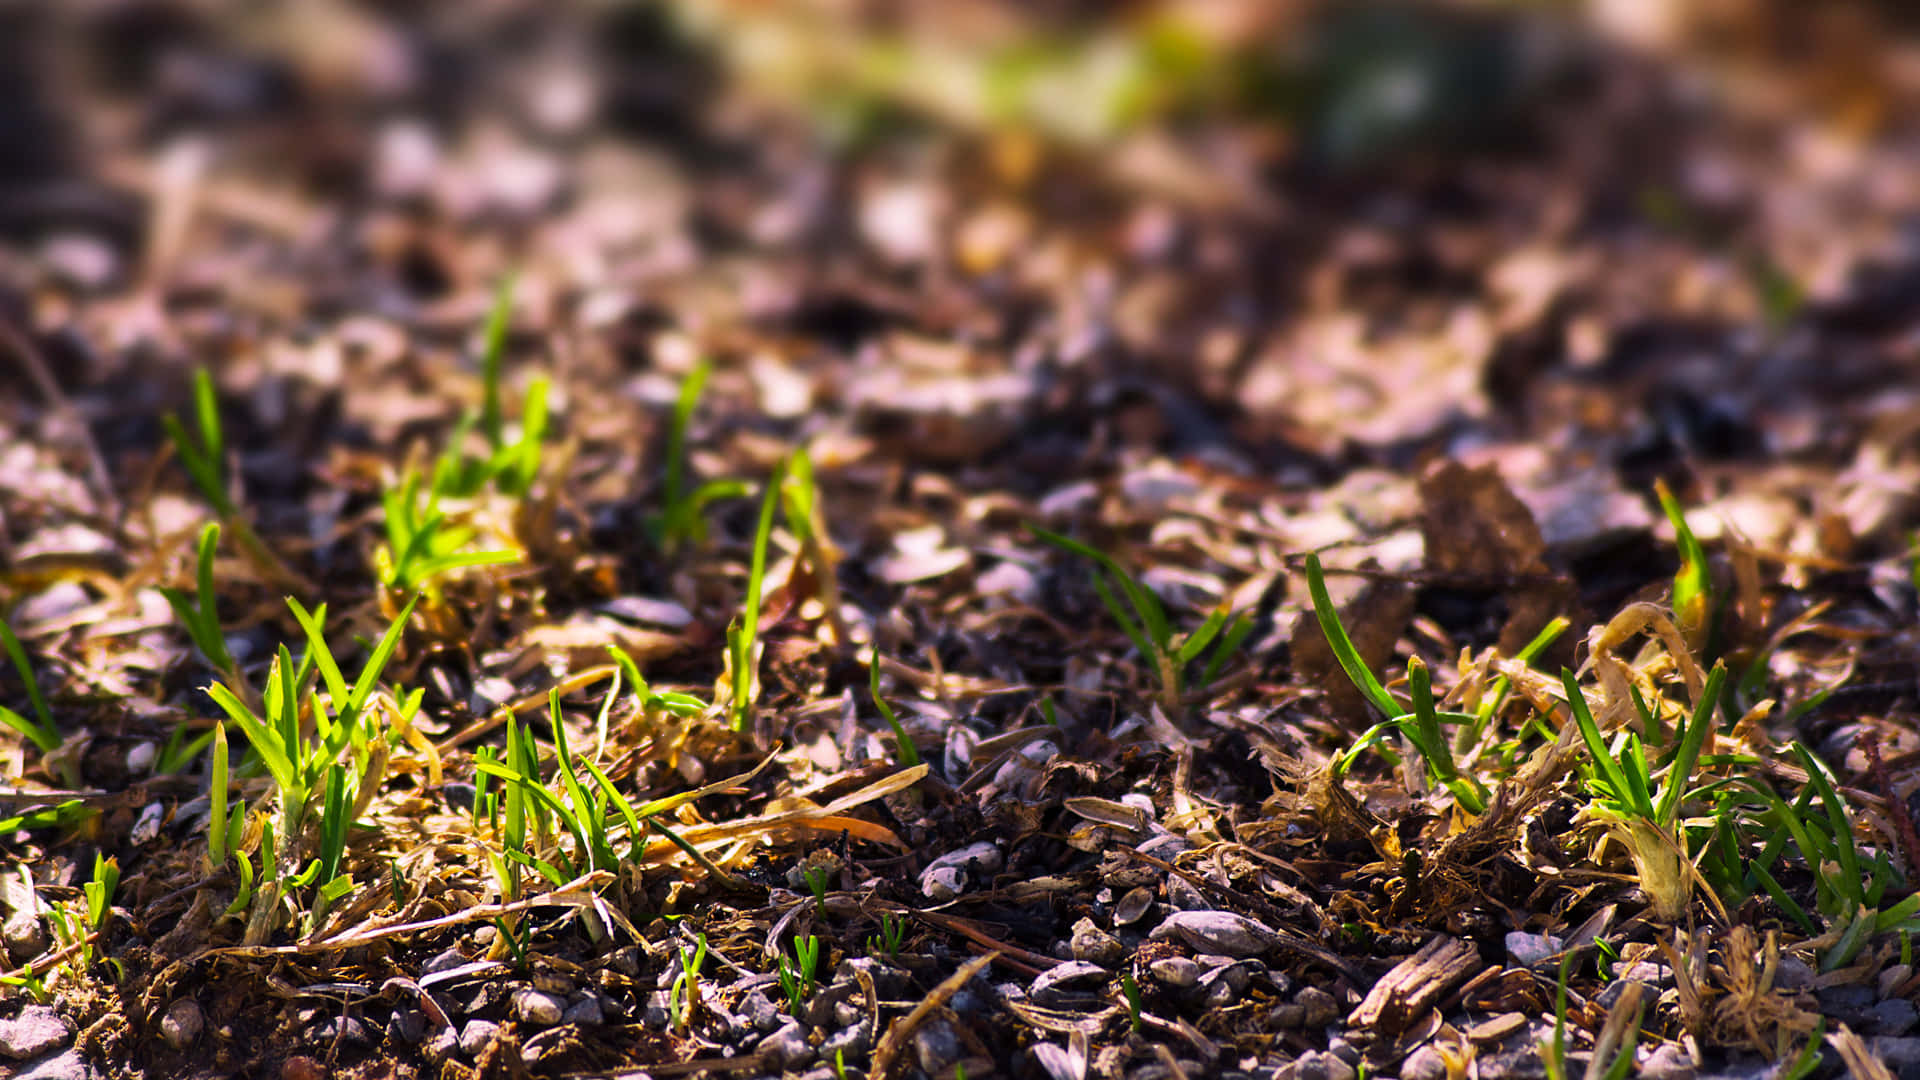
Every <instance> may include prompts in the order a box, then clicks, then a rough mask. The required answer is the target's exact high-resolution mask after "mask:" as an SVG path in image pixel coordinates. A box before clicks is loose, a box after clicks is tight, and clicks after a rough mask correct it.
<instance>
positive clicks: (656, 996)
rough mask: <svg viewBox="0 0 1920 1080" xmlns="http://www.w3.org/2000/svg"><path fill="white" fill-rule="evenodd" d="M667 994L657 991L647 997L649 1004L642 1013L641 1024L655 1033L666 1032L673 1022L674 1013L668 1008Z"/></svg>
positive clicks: (663, 991)
mask: <svg viewBox="0 0 1920 1080" xmlns="http://www.w3.org/2000/svg"><path fill="white" fill-rule="evenodd" d="M667 1004H668V1002H667V992H666V991H665V990H655V991H654V992H653V993H651V994H648V995H647V1004H646V1006H645V1007H644V1008H643V1009H642V1010H641V1012H640V1022H641V1023H643V1024H645V1025H646V1026H647V1027H649V1028H651V1029H653V1030H654V1031H665V1030H667V1025H668V1024H670V1023H672V1022H673V1013H672V1011H671V1010H670V1009H668V1008H667Z"/></svg>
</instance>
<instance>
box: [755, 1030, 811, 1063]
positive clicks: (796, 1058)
mask: <svg viewBox="0 0 1920 1080" xmlns="http://www.w3.org/2000/svg"><path fill="white" fill-rule="evenodd" d="M755 1049H756V1050H758V1051H759V1053H760V1060H761V1061H762V1062H763V1063H765V1064H766V1065H768V1066H769V1067H771V1068H777V1069H793V1068H798V1067H799V1066H802V1065H805V1064H807V1063H808V1062H810V1061H812V1060H813V1047H811V1046H809V1045H807V1033H806V1032H804V1031H802V1030H800V1023H799V1021H796V1020H788V1021H787V1022H786V1023H785V1024H783V1025H782V1026H780V1027H779V1028H777V1029H776V1030H775V1031H774V1032H773V1033H772V1034H770V1035H768V1036H766V1037H765V1038H763V1039H761V1040H760V1044H759V1045H758V1046H757V1047H755Z"/></svg>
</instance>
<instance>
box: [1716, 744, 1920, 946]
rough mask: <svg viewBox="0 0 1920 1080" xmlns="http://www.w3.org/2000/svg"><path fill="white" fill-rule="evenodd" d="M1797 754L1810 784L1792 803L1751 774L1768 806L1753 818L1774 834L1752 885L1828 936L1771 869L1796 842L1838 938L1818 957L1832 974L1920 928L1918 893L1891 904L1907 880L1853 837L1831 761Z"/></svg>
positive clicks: (1798, 750) (1800, 749) (1753, 865)
mask: <svg viewBox="0 0 1920 1080" xmlns="http://www.w3.org/2000/svg"><path fill="white" fill-rule="evenodd" d="M1793 752H1794V755H1795V756H1796V757H1797V758H1799V760H1800V764H1801V766H1802V767H1803V768H1805V769H1806V771H1807V785H1806V787H1804V788H1802V789H1801V791H1800V794H1799V795H1798V796H1797V797H1795V799H1794V800H1793V802H1791V803H1788V802H1786V801H1785V800H1784V799H1782V798H1781V797H1780V796H1779V795H1777V794H1775V793H1774V791H1773V789H1772V788H1771V787H1769V786H1768V785H1767V784H1766V782H1765V781H1764V780H1761V779H1758V778H1751V777H1750V778H1747V779H1746V781H1745V783H1746V786H1747V787H1748V788H1749V789H1750V790H1752V791H1753V792H1754V793H1755V794H1756V795H1758V796H1759V797H1760V798H1761V799H1762V800H1763V801H1764V803H1765V806H1764V808H1763V809H1761V810H1760V811H1759V812H1758V813H1756V814H1755V815H1754V824H1755V825H1756V826H1757V827H1758V828H1760V829H1762V830H1765V831H1766V832H1767V833H1768V834H1769V836H1770V839H1769V840H1768V841H1767V843H1766V845H1765V847H1764V848H1763V849H1762V850H1761V851H1760V853H1759V854H1758V855H1757V856H1755V857H1754V858H1753V859H1751V860H1748V861H1747V862H1746V864H1745V866H1746V869H1747V871H1748V872H1749V873H1750V874H1751V875H1752V880H1753V881H1754V882H1756V883H1757V884H1758V886H1759V887H1760V888H1763V889H1764V890H1766V892H1767V895H1769V896H1771V897H1772V898H1773V900H1774V902H1775V903H1777V904H1778V905H1779V906H1780V908H1781V910H1783V911H1785V912H1786V913H1787V915H1788V916H1789V917H1790V918H1792V919H1793V921H1794V922H1795V923H1796V924H1797V925H1798V926H1799V927H1800V928H1801V929H1802V930H1804V931H1806V933H1807V935H1808V936H1809V937H1820V936H1822V933H1821V928H1820V926H1819V925H1818V924H1817V923H1816V922H1815V921H1814V919H1813V916H1812V915H1811V914H1809V913H1808V912H1807V910H1806V909H1805V908H1804V907H1802V906H1801V905H1800V904H1799V903H1797V902H1796V901H1795V900H1794V899H1793V898H1792V897H1791V896H1789V895H1788V894H1787V892H1786V890H1785V889H1783V888H1782V887H1781V885H1780V883H1779V882H1778V881H1777V880H1775V878H1774V875H1773V873H1772V871H1771V867H1772V866H1773V863H1774V861H1775V860H1776V859H1777V858H1778V857H1779V854H1780V852H1781V849H1782V848H1783V846H1784V845H1785V842H1786V841H1787V840H1788V839H1791V840H1792V841H1793V844H1794V846H1795V847H1796V848H1798V849H1799V852H1800V857H1801V858H1802V860H1804V861H1805V863H1806V865H1807V867H1808V868H1809V869H1810V870H1812V871H1813V877H1814V909H1815V911H1816V912H1818V913H1819V914H1820V916H1821V917H1822V918H1823V919H1825V920H1826V922H1827V929H1828V930H1829V931H1834V932H1837V933H1838V937H1837V938H1835V940H1834V941H1833V943H1832V944H1831V945H1830V946H1828V947H1827V949H1826V950H1825V952H1824V953H1822V955H1821V958H1820V967H1821V969H1822V970H1823V971H1833V970H1835V969H1837V968H1841V967H1844V966H1846V965H1847V964H1848V963H1850V962H1852V960H1853V959H1854V958H1855V957H1856V956H1858V955H1859V954H1860V952H1861V950H1862V949H1864V948H1865V947H1866V946H1867V945H1868V944H1869V943H1870V942H1871V941H1872V940H1873V939H1874V938H1875V937H1878V936H1879V935H1881V934H1885V933H1891V932H1895V931H1900V932H1906V933H1912V932H1915V931H1920V893H1913V894H1911V895H1908V896H1907V897H1905V898H1904V899H1902V900H1899V901H1898V902H1895V903H1892V904H1891V905H1889V904H1888V903H1887V901H1888V898H1889V897H1888V894H1889V891H1890V890H1894V889H1897V888H1900V887H1904V886H1905V885H1906V884H1907V883H1906V882H1905V881H1904V880H1903V879H1902V878H1901V876H1900V873H1899V871H1898V870H1897V869H1896V868H1895V867H1894V865H1893V861H1892V860H1891V858H1889V856H1888V854H1887V852H1886V851H1885V850H1884V849H1882V850H1878V851H1875V852H1873V853H1872V855H1871V856H1869V855H1868V854H1867V853H1866V852H1863V851H1861V850H1860V847H1859V845H1858V843H1857V842H1856V841H1855V838H1854V827H1853V814H1852V812H1851V810H1850V808H1849V807H1848V806H1847V802H1846V800H1845V799H1844V798H1843V797H1842V796H1841V794H1840V792H1839V789H1838V787H1837V786H1836V785H1835V784H1834V781H1833V777H1832V776H1831V775H1830V773H1829V771H1828V769H1827V767H1826V764H1825V763H1824V762H1822V761H1821V760H1820V759H1819V758H1818V757H1817V756H1815V755H1814V753H1813V752H1812V751H1811V750H1808V749H1807V748H1806V747H1805V746H1803V745H1801V744H1800V743H1797V742H1796V743H1794V744H1793ZM1816 799H1817V800H1818V801H1819V803H1820V806H1819V812H1817V813H1816V812H1815V811H1814V806H1813V803H1814V801H1815V800H1816Z"/></svg>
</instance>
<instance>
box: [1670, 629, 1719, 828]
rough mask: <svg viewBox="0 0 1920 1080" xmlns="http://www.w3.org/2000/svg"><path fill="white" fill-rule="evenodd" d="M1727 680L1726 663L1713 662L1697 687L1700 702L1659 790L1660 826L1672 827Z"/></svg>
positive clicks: (1709, 732) (1688, 723) (1709, 730)
mask: <svg viewBox="0 0 1920 1080" xmlns="http://www.w3.org/2000/svg"><path fill="white" fill-rule="evenodd" d="M1726 682H1727V666H1726V665H1725V664H1719V663H1716V664H1715V665H1713V671H1711V672H1710V673H1708V675H1707V684H1706V686H1704V687H1702V688H1701V690H1700V704H1699V705H1697V706H1695V708H1694V710H1693V716H1692V717H1691V718H1689V719H1688V721H1687V729H1686V730H1685V731H1684V732H1682V733H1681V736H1680V752H1679V753H1678V754H1677V755H1676V756H1675V757H1674V759H1673V765H1672V767H1671V768H1670V769H1669V770H1668V771H1667V778H1666V783H1665V785H1664V786H1663V787H1662V788H1661V790H1660V804H1659V807H1658V808H1657V811H1658V812H1657V814H1656V817H1655V820H1656V821H1657V822H1658V823H1659V824H1660V826H1661V827H1662V828H1668V829H1670V828H1672V827H1673V824H1674V822H1676V821H1678V820H1679V817H1680V801H1681V799H1682V798H1683V797H1684V796H1685V795H1686V792H1687V787H1688V785H1689V784H1690V783H1691V782H1692V779H1693V768H1694V764H1695V763H1696V762H1698V761H1699V760H1700V750H1701V748H1702V747H1704V746H1706V744H1707V736H1709V735H1711V734H1712V733H1713V729H1714V719H1713V717H1714V712H1715V710H1716V709H1717V708H1718V707H1719V704H1720V690H1721V688H1722V687H1724V686H1725V685H1726Z"/></svg>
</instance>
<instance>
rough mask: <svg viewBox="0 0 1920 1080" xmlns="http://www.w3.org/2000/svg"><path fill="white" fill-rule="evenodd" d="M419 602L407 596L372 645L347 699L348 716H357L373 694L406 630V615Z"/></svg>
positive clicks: (409, 613) (418, 598)
mask: <svg viewBox="0 0 1920 1080" xmlns="http://www.w3.org/2000/svg"><path fill="white" fill-rule="evenodd" d="M419 602H420V597H419V596H418V595H415V596H412V597H409V598H408V599H407V604H406V606H405V607H403V608H401V609H400V614H399V615H397V616H395V618H394V620H393V622H392V623H391V624H390V625H388V627H387V632H386V633H385V634H382V635H381V636H380V643H379V644H378V645H375V646H374V647H373V655H371V656H369V657H367V665H366V666H365V667H363V668H361V669H360V677H359V678H358V679H356V680H355V681H354V684H353V693H352V695H351V696H350V697H348V699H347V713H346V715H347V716H348V717H357V716H359V715H360V710H361V709H363V708H365V707H366V704H367V699H368V698H369V697H372V696H373V690H374V687H376V686H378V685H379V683H380V673H381V672H382V671H385V670H386V667H387V661H388V660H391V659H392V658H393V650H394V649H396V648H398V647H399V645H400V635H401V634H403V633H405V632H406V629H407V617H408V616H410V615H412V614H413V606H414V605H415V604H417V603H419Z"/></svg>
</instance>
